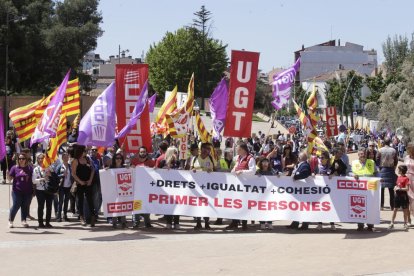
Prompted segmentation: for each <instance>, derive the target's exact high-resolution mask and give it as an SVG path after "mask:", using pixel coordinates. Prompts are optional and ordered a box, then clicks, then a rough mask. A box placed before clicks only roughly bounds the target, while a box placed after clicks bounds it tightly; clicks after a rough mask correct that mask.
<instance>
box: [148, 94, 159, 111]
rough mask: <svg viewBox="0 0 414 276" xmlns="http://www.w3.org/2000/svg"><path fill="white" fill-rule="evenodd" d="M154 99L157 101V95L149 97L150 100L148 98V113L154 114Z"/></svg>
mask: <svg viewBox="0 0 414 276" xmlns="http://www.w3.org/2000/svg"><path fill="white" fill-rule="evenodd" d="M156 99H157V94H154V95H152V96H151V98H149V100H148V110H149V113H152V112H154V108H155V101H156Z"/></svg>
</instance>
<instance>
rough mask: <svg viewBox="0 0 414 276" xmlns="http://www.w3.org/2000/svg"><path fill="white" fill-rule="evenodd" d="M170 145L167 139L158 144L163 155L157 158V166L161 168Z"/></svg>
mask: <svg viewBox="0 0 414 276" xmlns="http://www.w3.org/2000/svg"><path fill="white" fill-rule="evenodd" d="M168 146H169V145H168V142H167V141H162V142H161V144H160V145H159V146H158V147H159V149H160V154H161V155H160V156H159V157H158V158H157V160H155V167H156V168H160V162H161V161H162V160H164V159H165V152H166V151H167V149H168Z"/></svg>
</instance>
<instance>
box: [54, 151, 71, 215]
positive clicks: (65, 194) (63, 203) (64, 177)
mask: <svg viewBox="0 0 414 276" xmlns="http://www.w3.org/2000/svg"><path fill="white" fill-rule="evenodd" d="M62 162H63V163H62V164H60V165H59V166H58V167H57V168H56V173H57V174H58V175H59V178H60V179H61V182H60V185H59V208H58V216H57V220H58V222H62V207H63V219H64V220H65V221H69V219H68V215H67V213H68V203H69V198H70V188H71V187H72V183H73V181H72V172H71V167H70V164H69V154H68V153H66V152H65V153H63V154H62Z"/></svg>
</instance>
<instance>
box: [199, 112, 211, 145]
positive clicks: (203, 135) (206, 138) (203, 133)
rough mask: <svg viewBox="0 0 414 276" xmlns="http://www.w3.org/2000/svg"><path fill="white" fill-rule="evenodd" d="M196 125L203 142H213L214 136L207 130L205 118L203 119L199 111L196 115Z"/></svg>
mask: <svg viewBox="0 0 414 276" xmlns="http://www.w3.org/2000/svg"><path fill="white" fill-rule="evenodd" d="M195 121H196V126H197V130H198V134H199V135H200V140H201V142H203V143H207V142H208V143H211V141H212V139H213V136H212V135H211V134H210V133H209V132H208V131H207V129H206V127H205V125H204V123H203V120H201V117H200V113H199V112H197V113H196V115H195Z"/></svg>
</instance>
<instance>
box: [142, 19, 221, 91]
mask: <svg viewBox="0 0 414 276" xmlns="http://www.w3.org/2000/svg"><path fill="white" fill-rule="evenodd" d="M201 36H202V33H201V32H200V31H199V30H198V29H196V28H194V27H183V28H180V29H178V30H177V31H175V32H174V33H172V32H167V33H166V34H165V36H164V37H163V39H162V40H161V41H160V42H158V43H154V44H153V45H151V46H150V49H149V51H148V52H147V56H146V62H147V63H148V64H149V79H150V83H151V85H152V87H153V88H154V89H155V90H156V91H157V92H158V93H159V94H160V95H161V98H162V97H163V95H164V93H165V91H167V90H172V89H173V88H174V86H175V85H176V84H177V85H178V90H179V91H187V85H188V81H189V79H190V77H191V74H192V73H193V72H194V74H195V96H196V97H200V96H201V95H200V91H201V89H202V84H201V79H202V78H201V74H202V63H201V62H200V61H201V60H202V45H201V43H200V41H202V39H201V38H200V37H201ZM226 47H227V45H223V43H222V42H221V41H219V40H216V39H213V38H207V39H206V40H205V61H206V62H205V64H204V66H205V67H206V69H207V70H206V77H205V79H206V90H207V92H208V94H206V96H209V95H211V93H212V92H213V90H214V88H215V86H216V85H217V83H218V82H219V81H220V79H221V78H222V77H223V72H224V70H225V69H226V68H227V62H228V58H227V54H226Z"/></svg>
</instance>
